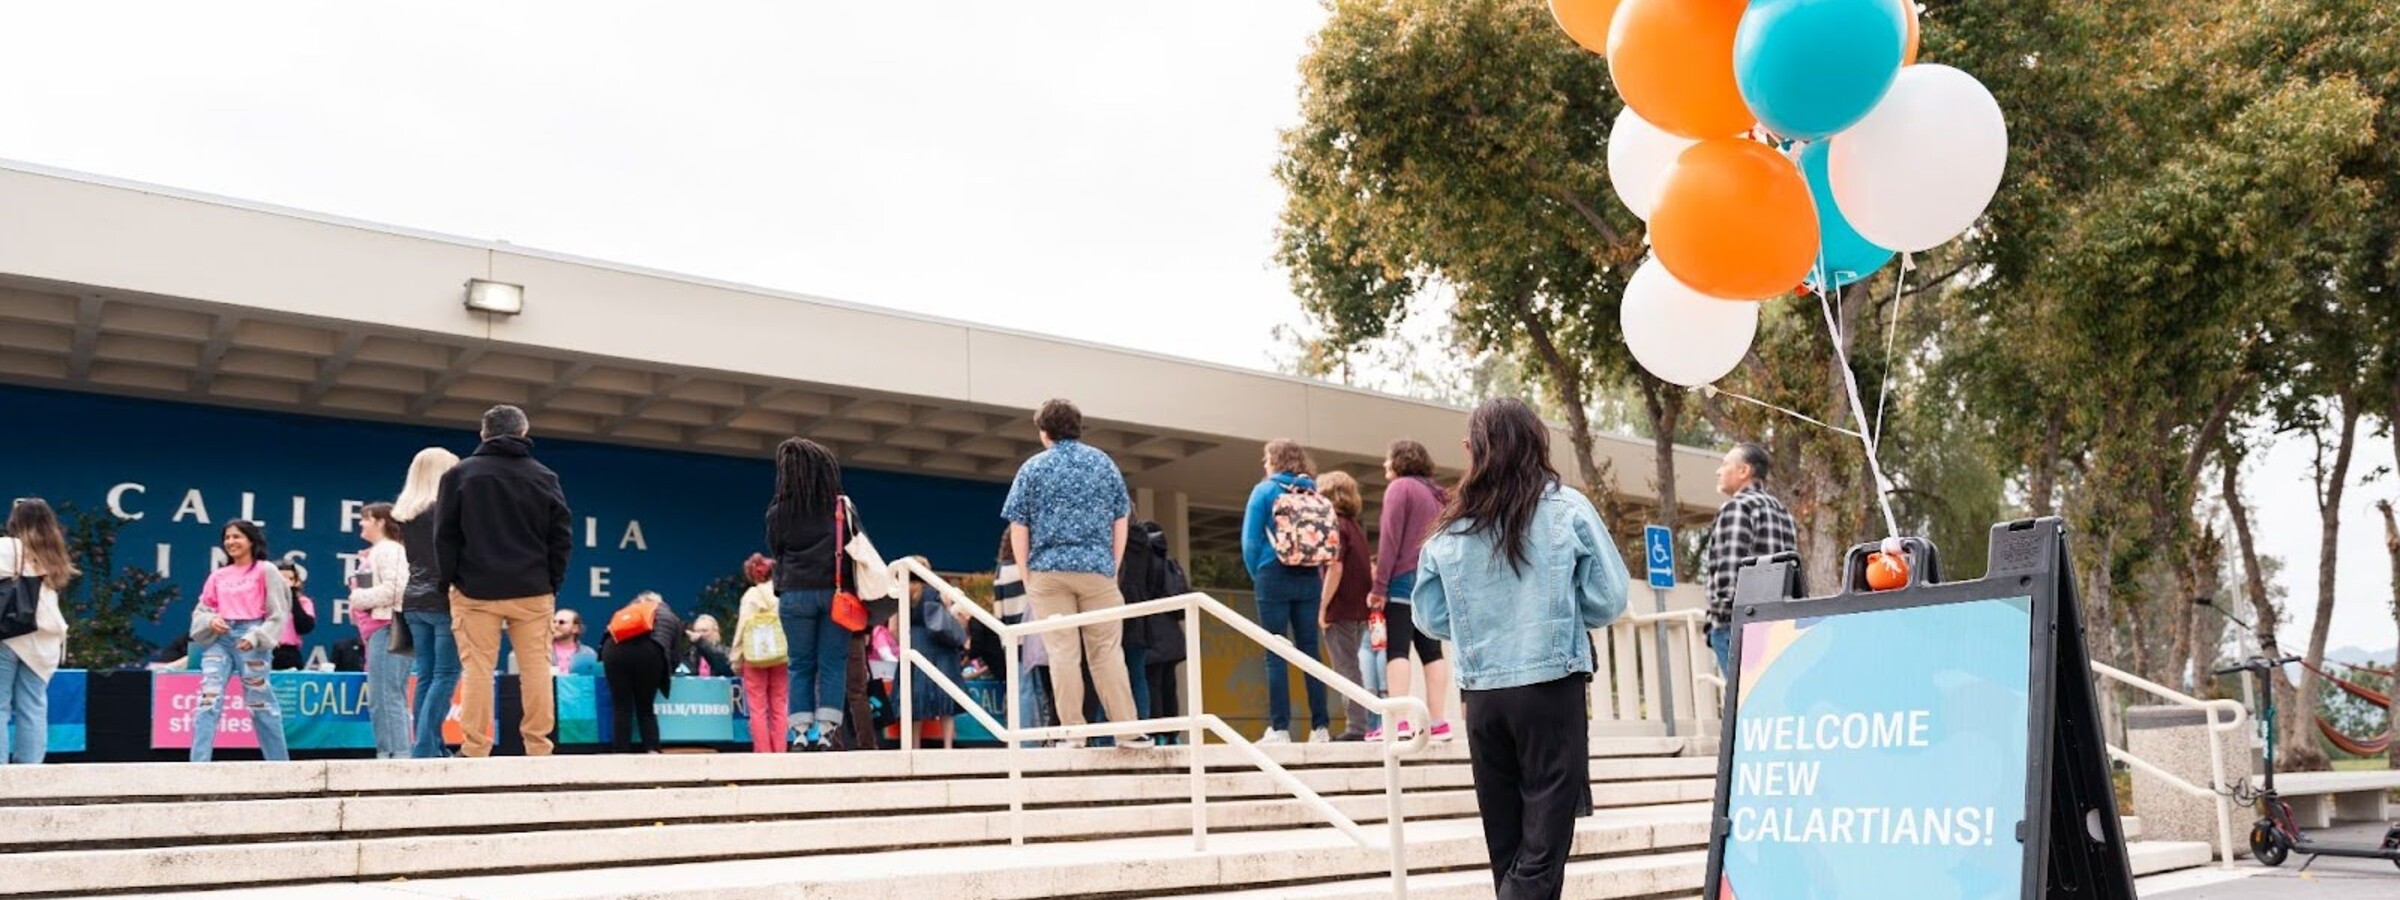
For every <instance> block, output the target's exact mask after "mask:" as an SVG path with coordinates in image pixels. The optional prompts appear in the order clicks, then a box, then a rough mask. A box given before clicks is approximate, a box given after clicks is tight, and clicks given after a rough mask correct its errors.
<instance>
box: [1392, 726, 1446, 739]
mask: <svg viewBox="0 0 2400 900" xmlns="http://www.w3.org/2000/svg"><path fill="white" fill-rule="evenodd" d="M1400 727H1401V728H1407V727H1408V726H1407V725H1405V724H1403V725H1401V726H1400ZM1433 739H1434V740H1437V741H1446V740H1449V739H1450V723H1448V722H1435V723H1433Z"/></svg>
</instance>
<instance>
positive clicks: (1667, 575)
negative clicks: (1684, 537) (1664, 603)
mask: <svg viewBox="0 0 2400 900" xmlns="http://www.w3.org/2000/svg"><path fill="white" fill-rule="evenodd" d="M1642 558H1643V559H1645V560H1647V561H1649V563H1650V586H1651V587H1654V588H1658V589H1659V590H1662V591H1663V590H1666V589H1668V588H1672V587H1674V586H1675V533H1674V532H1672V531H1669V530H1667V526H1665V525H1651V526H1649V527H1646V528H1643V529H1642Z"/></svg>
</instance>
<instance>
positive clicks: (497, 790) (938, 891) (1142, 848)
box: [0, 738, 2208, 900]
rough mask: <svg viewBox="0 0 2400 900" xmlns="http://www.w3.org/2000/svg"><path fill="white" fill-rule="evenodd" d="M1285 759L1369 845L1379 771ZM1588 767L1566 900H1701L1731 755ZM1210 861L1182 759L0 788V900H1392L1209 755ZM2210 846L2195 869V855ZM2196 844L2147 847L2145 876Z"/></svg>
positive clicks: (275, 766) (69, 770)
mask: <svg viewBox="0 0 2400 900" xmlns="http://www.w3.org/2000/svg"><path fill="white" fill-rule="evenodd" d="M1264 749H1266V750H1267V751H1268V752H1269V754H1270V755H1271V756H1273V757H1274V758H1275V759H1276V760H1277V761H1278V762H1279V763H1281V764H1282V765H1284V766H1286V767H1287V768H1289V769H1291V770H1292V771H1293V772H1294V774H1295V775H1297V776H1298V777H1299V778H1300V779H1301V780H1302V781H1304V782H1305V783H1307V784H1308V785H1309V786H1310V787H1311V788H1313V789H1315V790H1317V791H1318V792H1320V793H1322V794H1324V795H1325V796H1326V797H1327V798H1328V799H1330V800H1331V801H1332V802H1333V803H1334V804H1335V805H1336V806H1338V807H1339V808H1341V809H1342V811H1343V812H1345V813H1347V814H1348V815H1350V816H1352V817H1353V818H1355V819H1357V820H1358V821H1360V822H1361V823H1362V824H1363V823H1367V822H1376V823H1378V824H1377V825H1375V826H1374V827H1371V828H1369V829H1368V830H1369V831H1370V832H1372V833H1374V834H1375V835H1377V836H1378V837H1380V836H1381V835H1382V834H1383V833H1384V828H1383V827H1382V825H1381V824H1380V823H1381V822H1382V817H1383V813H1384V809H1385V799H1384V796H1383V794H1382V789H1383V784H1384V770H1383V767H1382V765H1381V762H1380V759H1379V757H1378V756H1377V754H1378V752H1379V751H1380V749H1381V748H1380V747H1377V746H1368V745H1359V744H1333V745H1305V746H1281V747H1269V748H1264ZM1693 750H1694V748H1693V747H1692V746H1690V745H1689V744H1688V743H1687V742H1686V741H1682V740H1677V739H1673V738H1612V739H1604V740H1599V741H1596V742H1595V744H1594V747H1593V767H1592V769H1593V794H1594V798H1595V802H1596V804H1597V806H1598V807H1599V811H1598V812H1597V813H1596V814H1595V815H1593V816H1592V817H1590V818H1586V819H1583V820H1580V821H1579V822H1578V824H1577V835H1576V844H1575V854H1574V861H1573V863H1572V864H1571V866H1570V869H1569V882H1568V884H1569V896H1574V897H1588V898H1643V900H1649V898H1679V897H1685V896H1690V895H1695V894H1697V893H1698V889H1699V884H1700V879H1701V868H1702V865H1703V858H1702V853H1701V848H1702V847H1703V846H1704V841H1705V837H1706V827H1705V826H1706V820H1707V801H1708V799H1709V797H1710V794H1711V790H1712V778H1713V777H1714V775H1715V761H1714V759H1713V758H1711V757H1709V756H1706V755H1701V754H1705V753H1707V752H1709V751H1710V750H1713V746H1712V745H1708V744H1703V745H1701V748H1700V749H1699V750H1698V751H1697V752H1693ZM1203 757H1204V760H1205V761H1206V762H1207V763H1208V765H1209V766H1210V770H1209V774H1208V776H1207V785H1208V791H1209V797H1210V800H1209V804H1208V816H1209V827H1210V830H1211V833H1210V837H1209V843H1208V848H1207V849H1206V850H1204V851H1194V850H1193V848H1192V843H1191V835H1190V829H1191V822H1192V806H1191V802H1190V791H1191V781H1190V777H1189V770H1188V766H1189V759H1188V757H1187V756H1186V754H1185V753H1184V752H1182V751H1181V750H1178V749H1159V750H1147V751H1139V750H1029V751H1025V752H1024V754H1023V759H1024V761H1025V766H1026V772H1025V780H1026V783H1027V793H1026V796H1027V797H1028V805H1027V811H1026V814H1025V818H1024V825H1025V831H1026V835H1027V840H1028V844H1027V845H1026V846H1022V847H1018V846H1011V845H1010V844H1009V843H1008V835H1009V833H1010V818H1009V813H1008V800H1009V796H1010V794H1009V783H1008V779H1007V777H1006V771H1007V769H1006V765H1007V763H1006V758H1005V755H1004V754H1003V753H1002V752H1000V751H996V750H959V751H943V750H932V751H919V752H917V753H914V754H901V753H897V752H884V753H849V754H809V755H789V756H752V755H669V756H614V757H601V756H584V757H552V758H547V759H522V758H509V759H487V760H429V761H380V762H379V761H337V762H298V763H220V764H214V765H205V766H194V765H187V764H148V765H82V766H76V765H69V766H8V767H0V897H20V896H83V895H92V894H119V895H127V894H130V895H139V896H193V897H212V898H230V897H241V898H245V900H247V898H259V900H302V898H307V900H345V898H379V900H401V898H412V900H424V898H430V897H439V898H503V897H505V898H550V900H567V898H618V897H643V898H659V900H668V898H673V900H701V898H727V900H732V898H742V900H755V898H761V897H795V898H799V897H805V898H853V897H854V898H862V900H864V898H873V900H891V898H895V897H914V896H938V897H943V898H951V900H968V898H1031V897H1119V896H1124V897H1130V896H1145V897H1148V896H1220V897H1310V898H1349V897H1360V898H1364V897H1384V896H1388V895H1389V893H1390V882H1389V879H1388V866H1389V860H1388V857H1387V856H1386V854H1384V853H1383V852H1382V851H1380V850H1375V849H1365V848H1360V847H1358V846H1356V845H1355V844H1353V843H1351V842H1350V841H1349V840H1348V839H1347V838H1345V837H1343V836H1342V835H1340V834H1339V833H1338V832H1336V831H1334V830H1333V829H1332V828H1330V827H1328V826H1326V825H1324V824H1323V823H1322V822H1321V821H1320V820H1319V819H1318V818H1317V817H1316V815H1315V813H1314V812H1312V811H1311V810H1310V809H1308V808H1307V807H1306V806H1304V805H1303V804H1301V803H1300V802H1299V801H1296V800H1293V799H1291V798H1290V797H1289V796H1288V795H1286V794H1284V793H1283V791H1281V790H1280V789H1279V788H1278V787H1277V786H1276V785H1275V784H1274V783H1273V782H1271V781H1270V780H1269V779H1268V778H1267V776H1265V775H1263V774H1260V773H1258V772H1257V771H1256V770H1254V769H1252V768H1251V767H1250V766H1249V765H1248V764H1246V763H1245V762H1243V761H1242V760H1241V758H1240V757H1238V756H1237V755H1236V754H1235V753H1234V751H1233V750H1231V749H1230V748H1225V747H1210V748H1207V749H1206V750H1205V751H1204V753H1203ZM1402 777H1403V783H1404V785H1405V786H1406V788H1407V791H1406V801H1405V807H1404V811H1405V815H1406V817H1407V833H1408V843H1409V853H1408V862H1409V865H1410V869H1411V878H1410V886H1411V895H1412V896H1415V897H1444V898H1446V897H1488V896H1490V893H1491V887H1490V881H1489V876H1488V874H1487V873H1486V871H1485V870H1484V869H1483V866H1484V851H1483V840H1482V833H1481V831H1480V829H1479V827H1478V825H1477V822H1476V820H1475V818H1474V816H1475V801H1474V793H1473V791H1472V789H1471V778H1470V775H1469V772H1468V766H1467V763H1466V747H1465V745H1464V744H1463V742H1462V743H1448V744H1436V745H1433V747H1431V748H1430V749H1429V750H1427V751H1426V752H1425V753H1422V754H1419V755H1418V756H1416V757H1412V758H1411V759H1409V760H1408V762H1407V763H1406V764H1405V765H1404V766H1403V768H1402ZM2194 848H2197V853H2198V856H2197V858H2196V859H2195V857H2194V856H2193V850H2194ZM2207 853H2208V851H2207V848H2206V847H2205V846H2204V845H2197V844H2194V845H2188V846H2186V845H2173V844H2161V845H2152V844H2137V845H2136V848H2135V853H2134V862H2135V866H2136V868H2137V870H2139V871H2141V872H2144V873H2145V874H2146V873H2149V872H2153V871H2165V870H2168V869H2173V868H2183V867H2188V866H2192V865H2197V864H2201V863H2205V862H2206V860H2207Z"/></svg>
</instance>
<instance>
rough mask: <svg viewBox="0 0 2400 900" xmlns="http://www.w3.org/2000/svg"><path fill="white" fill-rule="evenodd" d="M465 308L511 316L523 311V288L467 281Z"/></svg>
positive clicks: (504, 283)
mask: <svg viewBox="0 0 2400 900" xmlns="http://www.w3.org/2000/svg"><path fill="white" fill-rule="evenodd" d="M467 308H468V309H473V310H481V311H483V312H488V313H497V314H499V315H503V316H513V315H516V314H518V313H521V312H524V311H525V286H524V285H521V284H509V283H507V282H505V281H485V280H483V279H481V278H469V279H467Z"/></svg>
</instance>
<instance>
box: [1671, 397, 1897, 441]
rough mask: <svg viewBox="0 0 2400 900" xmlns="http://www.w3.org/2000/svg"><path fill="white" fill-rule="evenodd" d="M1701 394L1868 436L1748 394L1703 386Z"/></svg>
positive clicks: (1847, 433)
mask: <svg viewBox="0 0 2400 900" xmlns="http://www.w3.org/2000/svg"><path fill="white" fill-rule="evenodd" d="M1700 392H1701V393H1702V394H1704V395H1706V396H1710V397H1731V398H1733V399H1735V400H1740V401H1742V402H1743V403H1748V404H1750V405H1752V406H1757V407H1760V408H1763V409H1771V410H1774V411H1776V412H1779V413H1782V414H1784V415H1787V416H1790V417H1792V418H1795V419H1799V420H1800V421H1803V422H1807V423H1808V424H1811V425H1815V426H1818V427H1821V428H1824V429H1827V430H1829V431H1834V432H1838V433H1841V434H1846V435H1849V436H1851V437H1854V438H1864V437H1866V435H1863V434H1859V433H1858V432H1856V431H1852V430H1850V429H1848V428H1843V427H1842V426H1840V425H1835V424H1833V423H1831V422H1827V421H1825V420H1823V419H1819V418H1817V417H1815V416H1812V415H1809V414H1807V413H1804V412H1801V411H1799V410H1796V409H1790V408H1787V407H1782V406H1777V405H1775V404H1772V403H1768V402H1767V401H1765V400H1760V399H1758V398H1757V397H1752V396H1749V395H1747V394H1737V393H1734V392H1732V391H1729V390H1726V389H1724V388H1720V387H1717V386H1715V385H1702V386H1701V387H1700Z"/></svg>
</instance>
